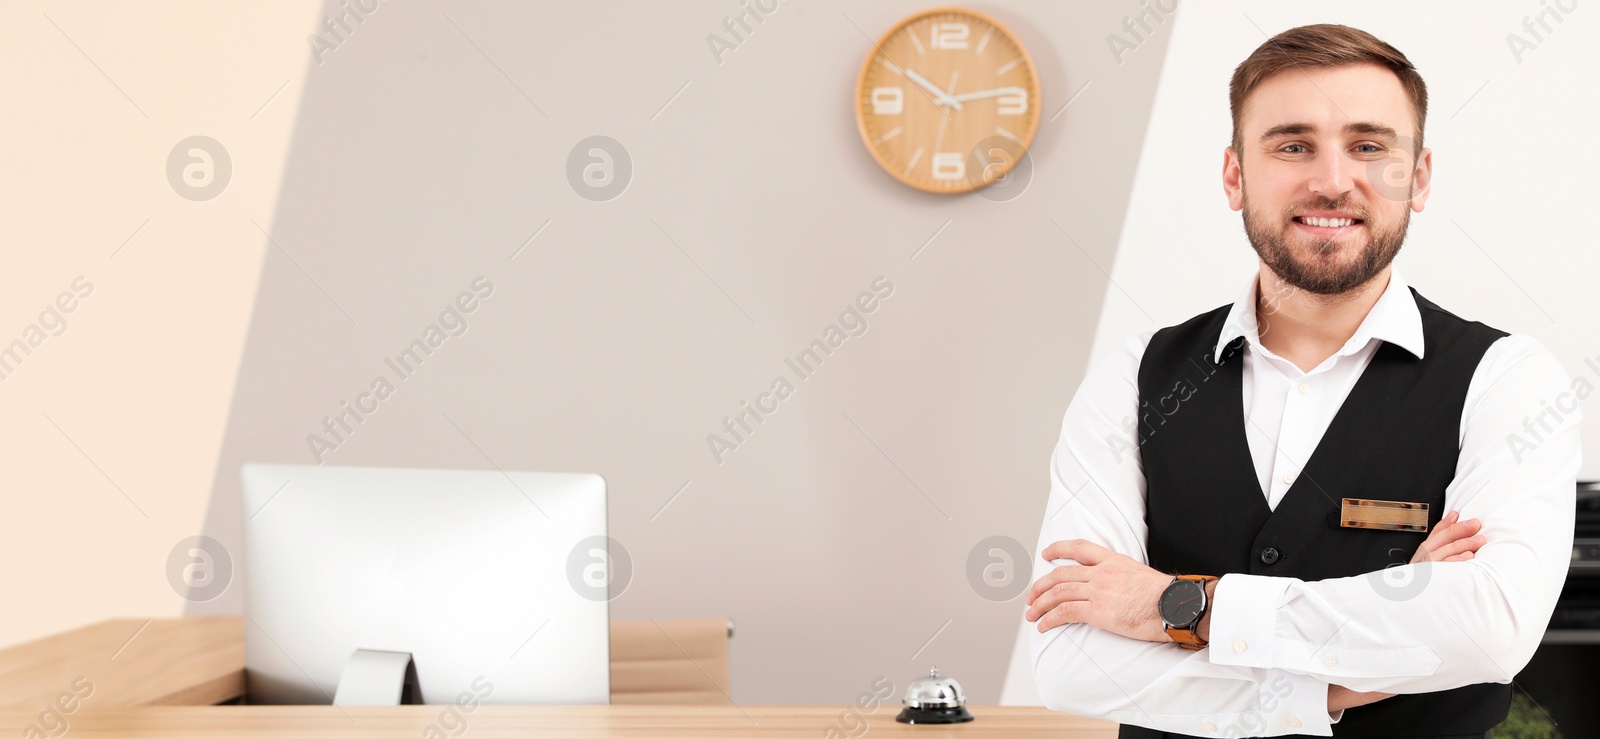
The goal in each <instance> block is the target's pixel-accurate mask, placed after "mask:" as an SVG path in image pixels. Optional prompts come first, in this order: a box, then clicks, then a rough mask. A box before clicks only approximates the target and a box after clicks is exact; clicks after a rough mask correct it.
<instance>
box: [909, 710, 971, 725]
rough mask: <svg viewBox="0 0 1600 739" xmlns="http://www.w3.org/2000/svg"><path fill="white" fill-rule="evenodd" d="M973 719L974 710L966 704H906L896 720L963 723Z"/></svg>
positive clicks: (916, 722)
mask: <svg viewBox="0 0 1600 739" xmlns="http://www.w3.org/2000/svg"><path fill="white" fill-rule="evenodd" d="M972 719H973V716H972V712H971V711H968V710H967V709H966V707H965V706H957V707H955V708H912V707H911V706H906V707H905V708H902V709H900V715H899V716H895V717H894V720H896V721H899V722H900V723H902V724H961V723H966V722H968V721H971V720H972Z"/></svg>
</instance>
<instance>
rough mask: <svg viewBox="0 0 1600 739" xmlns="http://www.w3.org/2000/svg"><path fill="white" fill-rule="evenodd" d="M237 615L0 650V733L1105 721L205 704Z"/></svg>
mask: <svg viewBox="0 0 1600 739" xmlns="http://www.w3.org/2000/svg"><path fill="white" fill-rule="evenodd" d="M244 687H245V681H244V627H243V622H242V620H241V619H238V618H178V619H149V620H146V619H117V620H111V621H103V622H100V623H97V624H94V625H92V626H87V627H84V628H82V629H76V630H73V631H69V632H66V633H62V634H57V635H55V636H51V637H47V638H44V639H40V640H37V641H33V642H29V643H26V644H21V645H18V646H15V647H11V648H9V649H5V650H0V731H5V732H8V733H9V732H17V733H15V734H12V735H13V736H22V737H31V736H35V735H37V736H38V737H61V736H71V737H196V738H197V739H198V738H199V737H206V738H207V739H222V738H226V737H291V736H292V737H296V738H297V739H308V738H309V737H363V738H366V739H372V738H376V737H408V738H411V739H415V738H416V737H424V738H426V737H431V736H440V737H474V738H477V737H587V738H593V739H603V738H606V737H685V738H688V737H695V738H697V739H698V738H700V737H806V738H807V739H816V738H817V737H828V736H840V737H860V736H864V735H870V736H874V737H876V736H921V737H964V738H965V739H984V738H986V737H993V738H999V737H1019V738H1020V737H1038V736H1051V737H1060V738H1062V739H1102V738H1109V737H1114V736H1116V724H1114V723H1111V722H1107V721H1101V720H1096V719H1089V718H1082V717H1078V716H1071V715H1068V714H1062V713H1055V712H1052V711H1047V710H1045V709H1043V708H1035V707H1000V706H974V707H973V708H972V710H973V713H975V714H976V715H977V716H978V718H977V720H976V721H973V722H971V723H966V724H957V725H954V726H909V725H906V724H901V723H897V722H896V721H895V720H894V716H895V714H896V713H897V712H898V710H899V706H898V705H897V704H886V705H884V706H882V707H880V708H878V709H877V710H876V711H873V712H872V713H870V714H865V716H864V719H865V725H861V724H858V723H856V719H855V717H854V716H852V715H851V714H850V713H849V712H848V710H847V708H846V707H845V706H843V705H839V706H751V705H732V704H728V705H610V706H499V705H480V706H477V707H476V708H475V709H473V710H471V711H466V710H464V709H462V708H459V707H453V706H448V705H427V706H397V707H389V708H370V707H336V706H244V705H215V704H218V703H224V702H227V701H232V700H234V699H236V698H238V697H240V696H242V695H243V694H244Z"/></svg>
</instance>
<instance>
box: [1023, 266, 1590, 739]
mask: <svg viewBox="0 0 1600 739" xmlns="http://www.w3.org/2000/svg"><path fill="white" fill-rule="evenodd" d="M1379 279H1382V278H1381V277H1380V278H1379ZM1257 283H1258V278H1257V277H1252V278H1251V279H1250V283H1249V284H1248V285H1247V286H1246V287H1245V289H1244V290H1243V291H1242V293H1241V294H1240V295H1239V298H1238V300H1237V301H1235V303H1234V304H1233V308H1232V310H1231V311H1230V312H1229V314H1228V318H1227V321H1226V323H1225V324H1224V327H1223V330H1222V335H1221V336H1219V337H1218V342H1217V344H1218V347H1219V349H1218V352H1219V353H1220V351H1221V347H1223V346H1225V345H1226V344H1227V343H1228V342H1229V341H1231V340H1232V339H1233V338H1235V337H1238V336H1244V337H1245V339H1246V340H1247V342H1248V346H1247V351H1246V352H1245V353H1244V354H1243V355H1242V356H1243V359H1244V368H1243V377H1242V382H1243V400H1244V415H1245V419H1246V433H1247V438H1248V440H1249V445H1250V455H1251V457H1252V459H1253V460H1254V462H1255V468H1256V477H1257V478H1258V479H1259V480H1260V481H1261V489H1262V490H1264V491H1266V496H1267V505H1268V506H1269V507H1271V508H1276V507H1277V505H1278V502H1279V501H1281V500H1282V499H1283V495H1284V493H1285V492H1287V490H1288V489H1289V487H1290V485H1292V484H1293V483H1294V480H1295V477H1296V475H1298V474H1299V473H1300V469H1301V465H1303V464H1304V463H1305V462H1306V461H1307V460H1308V459H1310V457H1311V453H1312V451H1313V450H1314V449H1316V447H1317V442H1318V441H1319V440H1320V439H1321V438H1322V434H1323V432H1324V431H1326V430H1327V428H1328V424H1329V423H1330V422H1331V421H1332V420H1333V416H1334V414H1335V413H1336V412H1337V411H1338V410H1339V406H1340V405H1341V404H1343V402H1344V399H1345V396H1347V395H1348V394H1349V393H1350V389H1351V388H1352V387H1353V386H1354V385H1355V383H1356V380H1357V379H1359V378H1360V377H1361V373H1362V372H1363V371H1364V370H1365V369H1366V367H1367V365H1368V363H1370V362H1371V361H1372V357H1373V355H1374V354H1375V353H1376V352H1377V349H1378V347H1379V345H1380V342H1384V341H1387V342H1389V343H1392V344H1396V345H1398V346H1400V347H1402V348H1404V349H1406V350H1407V351H1409V352H1411V353H1412V354H1415V355H1417V356H1418V357H1421V356H1422V354H1423V350H1424V347H1423V334H1422V317H1421V313H1420V311H1419V310H1418V308H1417V305H1416V303H1415V301H1414V300H1413V299H1412V296H1411V293H1410V290H1409V289H1408V288H1407V286H1406V283H1405V282H1404V281H1403V280H1402V279H1401V278H1400V275H1399V272H1398V271H1397V270H1393V269H1391V273H1390V277H1389V284H1388V286H1387V288H1386V289H1385V290H1384V293H1383V295H1382V296H1380V297H1379V299H1378V301H1377V302H1376V303H1375V304H1374V305H1373V307H1372V310H1371V311H1369V312H1368V314H1367V316H1366V318H1365V319H1364V320H1363V321H1362V323H1361V326H1360V327H1359V328H1358V329H1356V332H1355V334H1354V335H1353V336H1351V337H1350V340H1349V341H1347V342H1345V344H1344V346H1343V347H1342V348H1341V349H1340V350H1339V351H1338V352H1336V353H1335V354H1334V355H1333V356H1331V357H1328V359H1327V360H1326V361H1324V362H1322V363H1321V364H1320V365H1318V366H1317V367H1316V368H1314V369H1312V370H1311V371H1310V372H1301V370H1300V369H1299V368H1298V367H1297V366H1295V365H1294V364H1293V363H1292V362H1289V361H1287V360H1285V359H1283V358H1282V357H1279V356H1277V355H1275V354H1273V353H1272V352H1271V351H1269V350H1267V349H1266V348H1265V347H1264V346H1262V345H1261V341H1260V336H1259V335H1258V333H1257V327H1258V325H1259V324H1258V323H1257V322H1256V289H1257ZM1152 334H1153V332H1145V333H1143V334H1140V335H1138V336H1134V337H1131V338H1129V339H1128V340H1127V341H1126V342H1125V343H1124V344H1123V345H1122V347H1121V348H1120V349H1119V350H1118V351H1116V352H1115V353H1114V354H1113V356H1111V357H1110V358H1109V359H1108V360H1107V361H1105V362H1103V363H1102V364H1100V365H1099V366H1097V367H1094V368H1093V369H1092V371H1091V372H1090V373H1089V374H1088V376H1087V377H1085V379H1084V381H1083V384H1082V385H1081V386H1080V387H1079V388H1078V392H1077V394H1076V395H1075V396H1074V397H1073V399H1072V403H1071V405H1070V406H1069V407H1068V408H1067V413H1066V417H1065V419H1064V420H1063V422H1062V429H1061V440H1060V442H1059V443H1057V445H1056V448H1055V452H1054V454H1053V455H1052V457H1051V461H1050V500H1049V504H1048V506H1047V507H1046V510H1045V520H1044V525H1043V528H1042V530H1041V531H1040V534H1039V545H1038V547H1037V548H1036V549H1035V550H1034V552H1035V558H1034V561H1035V569H1034V573H1033V575H1034V578H1035V579H1037V578H1039V577H1042V576H1043V575H1045V574H1046V573H1047V572H1049V571H1050V570H1051V569H1053V568H1054V567H1056V566H1060V565H1072V564H1077V562H1074V561H1072V560H1065V559H1063V560H1056V561H1054V562H1044V561H1043V560H1042V559H1040V558H1039V556H1038V555H1039V554H1040V553H1041V552H1043V550H1044V548H1045V547H1046V546H1048V545H1049V544H1050V543H1051V542H1055V541H1060V540H1063V539H1086V540H1089V541H1092V542H1095V543H1097V544H1100V545H1102V546H1105V547H1107V548H1110V549H1112V550H1115V551H1117V552H1121V553H1123V554H1126V555H1128V556H1130V557H1132V558H1134V559H1136V560H1138V561H1140V562H1143V563H1147V564H1148V562H1149V558H1148V556H1147V554H1146V550H1145V542H1146V538H1147V536H1148V531H1147V528H1146V525H1145V520H1144V515H1145V478H1144V472H1143V469H1142V460H1141V459H1140V456H1139V451H1138V436H1137V427H1136V425H1135V424H1136V420H1135V419H1137V417H1138V412H1139V411H1138V404H1139V389H1138V372H1139V361H1140V358H1141V357H1142V356H1143V354H1144V350H1145V347H1146V345H1147V344H1148V342H1149V340H1150V337H1151V335H1152ZM1574 388H1575V385H1574V384H1573V383H1572V380H1571V379H1570V377H1569V376H1568V374H1567V372H1566V371H1565V370H1564V369H1563V368H1562V366H1561V363H1560V362H1559V361H1558V360H1557V359H1556V358H1555V357H1554V356H1553V355H1552V354H1551V353H1550V352H1549V351H1548V350H1547V349H1545V347H1544V346H1543V345H1542V344H1540V343H1539V342H1537V341H1535V340H1534V339H1532V338H1530V337H1527V336H1521V335H1511V336H1507V337H1504V338H1501V339H1500V340H1498V341H1496V342H1494V343H1493V344H1492V345H1491V346H1490V347H1489V349H1488V351H1487V352H1486V353H1485V354H1484V356H1483V359H1482V361H1481V362H1479V364H1478V367H1477V369H1476V371H1475V372H1474V374H1473V376H1472V380H1471V383H1470V385H1469V386H1468V389H1467V395H1466V402H1465V405H1464V406H1463V409H1462V414H1461V430H1460V444H1461V447H1460V449H1461V451H1460V457H1459V459H1458V461H1457V463H1456V475H1455V478H1454V479H1453V480H1452V481H1451V482H1450V485H1449V486H1448V487H1447V488H1446V489H1445V504H1446V506H1447V511H1449V510H1455V511H1460V513H1461V519H1462V520H1467V519H1470V518H1479V519H1481V520H1482V522H1483V528H1482V530H1481V532H1480V533H1481V534H1482V535H1483V536H1484V537H1485V538H1486V543H1485V544H1484V545H1483V547H1482V548H1481V549H1479V550H1478V552H1477V554H1476V555H1475V557H1474V558H1473V559H1472V560H1469V561H1466V562H1446V563H1435V564H1418V565H1403V566H1395V567H1391V568H1389V569H1386V570H1382V571H1380V572H1378V573H1370V574H1367V575H1361V576H1356V577H1345V578H1334V579H1328V580H1320V581H1316V582H1305V581H1301V580H1298V579H1295V578H1289V577H1267V576H1261V575H1249V574H1242V573H1235V574H1229V575H1224V576H1223V577H1222V579H1221V581H1220V582H1219V583H1218V584H1217V589H1216V597H1215V602H1214V605H1213V607H1212V611H1211V634H1210V637H1211V645H1210V646H1209V647H1207V648H1206V649H1203V650H1200V651H1186V650H1183V649H1181V648H1179V647H1178V645H1176V644H1173V643H1157V642H1146V641H1139V640H1136V639H1130V638H1126V637H1122V636H1117V635H1115V634H1112V633H1110V632H1108V631H1103V630H1101V629H1098V628H1095V627H1092V626H1088V625H1085V624H1067V625H1064V626H1060V627H1057V628H1055V629H1051V630H1050V631H1047V632H1045V633H1043V634H1040V633H1038V632H1037V630H1036V629H1032V628H1031V625H1030V637H1029V638H1030V644H1029V647H1030V652H1031V656H1032V659H1033V668H1034V676H1035V679H1036V681H1037V683H1038V687H1039V693H1040V696H1041V697H1042V698H1043V700H1044V703H1045V705H1046V706H1049V707H1050V708H1052V709H1055V710H1061V711H1070V712H1072V713H1077V714H1084V715H1090V716H1097V717H1102V718H1107V719H1111V720H1114V721H1118V722H1120V723H1128V724H1136V725H1139V726H1146V727H1150V728H1153V729H1158V730H1162V731H1173V732H1179V733H1183V734H1192V735H1199V736H1206V735H1215V736H1277V735H1281V734H1313V735H1320V736H1330V735H1331V734H1332V732H1333V730H1332V728H1331V725H1332V724H1333V723H1336V722H1337V721H1338V718H1339V717H1340V716H1341V715H1342V712H1335V713H1334V714H1333V715H1330V714H1329V712H1328V711H1327V710H1326V709H1327V698H1328V686H1329V685H1330V684H1337V685H1342V686H1345V687H1347V688H1350V689H1352V690H1356V691H1363V692H1365V691H1382V692H1386V693H1427V692H1434V691H1440V690H1448V689H1451V688H1456V687H1460V686H1463V685H1470V684H1474V683H1484V682H1496V683H1508V682H1510V681H1511V678H1512V677H1513V676H1514V675H1516V673H1517V672H1518V671H1520V670H1521V669H1522V667H1523V666H1524V665H1526V664H1527V662H1528V660H1529V659H1531V658H1532V656H1533V652H1534V650H1535V649H1536V648H1537V647H1538V645H1539V640H1540V638H1541V637H1542V636H1543V634H1544V630H1545V626H1546V625H1548V623H1549V621H1550V614H1551V612H1552V611H1553V610H1554V608H1555V603H1556V597H1557V596H1558V595H1559V594H1560V591H1561V585H1562V582H1563V580H1564V579H1565V577H1566V573H1567V567H1568V563H1569V562H1570V559H1571V550H1572V532H1573V514H1574V507H1575V500H1574V496H1575V483H1576V480H1577V475H1578V470H1579V466H1580V461H1581V447H1580V445H1579V440H1578V427H1579V423H1580V420H1581V415H1580V412H1579V411H1578V408H1577V399H1576V397H1575V396H1574V392H1573V391H1574ZM1585 394H1587V393H1585ZM1422 539H1423V537H1422V536H1421V535H1419V536H1418V537H1417V543H1418V544H1419V545H1420V544H1421V543H1422ZM1405 554H1406V556H1405V558H1406V559H1409V557H1410V553H1409V552H1407V553H1405ZM1209 574H1216V573H1209ZM1155 607H1156V604H1155V603H1154V602H1152V603H1151V604H1150V608H1151V609H1152V610H1154V609H1155Z"/></svg>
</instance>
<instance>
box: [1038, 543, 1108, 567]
mask: <svg viewBox="0 0 1600 739" xmlns="http://www.w3.org/2000/svg"><path fill="white" fill-rule="evenodd" d="M1109 554H1111V550H1110V549H1107V548H1105V547H1103V546H1100V545H1099V544H1096V543H1094V542H1092V541H1085V540H1083V539H1066V540H1064V541H1058V542H1056V543H1054V544H1051V545H1050V546H1047V547H1045V548H1044V553H1043V554H1042V555H1040V556H1042V557H1044V559H1045V561H1046V562H1054V561H1056V560H1058V559H1071V560H1076V561H1077V562H1078V563H1079V564H1086V565H1097V564H1100V563H1101V562H1102V561H1104V560H1105V558H1106V556H1107V555H1109Z"/></svg>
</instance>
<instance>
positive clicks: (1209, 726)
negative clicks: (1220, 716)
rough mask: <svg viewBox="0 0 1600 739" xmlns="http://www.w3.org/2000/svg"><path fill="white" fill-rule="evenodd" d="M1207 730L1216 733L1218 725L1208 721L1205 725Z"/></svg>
mask: <svg viewBox="0 0 1600 739" xmlns="http://www.w3.org/2000/svg"><path fill="white" fill-rule="evenodd" d="M1205 729H1206V731H1207V732H1211V731H1216V730H1217V725H1216V724H1213V723H1211V722H1210V721H1207V722H1206V723H1205Z"/></svg>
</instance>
